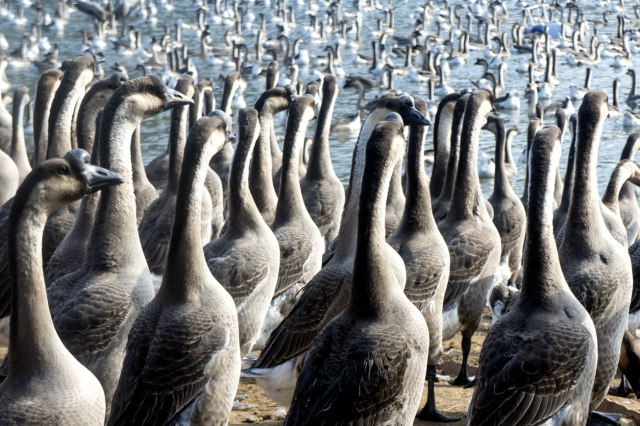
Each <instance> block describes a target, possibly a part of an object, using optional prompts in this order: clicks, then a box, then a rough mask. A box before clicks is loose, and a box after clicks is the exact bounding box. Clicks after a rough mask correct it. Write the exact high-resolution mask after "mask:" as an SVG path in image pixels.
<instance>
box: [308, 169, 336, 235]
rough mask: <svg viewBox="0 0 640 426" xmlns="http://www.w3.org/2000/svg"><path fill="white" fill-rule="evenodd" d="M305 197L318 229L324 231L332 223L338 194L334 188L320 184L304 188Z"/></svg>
mask: <svg viewBox="0 0 640 426" xmlns="http://www.w3.org/2000/svg"><path fill="white" fill-rule="evenodd" d="M303 181H304V180H303ZM303 199H304V205H305V206H306V207H307V211H308V212H309V215H310V216H311V219H313V222H314V223H315V224H316V226H317V227H318V229H320V230H321V231H322V230H323V229H325V228H326V227H327V226H329V225H331V223H332V222H333V219H334V212H335V209H336V206H337V201H338V195H337V194H336V193H335V191H334V190H333V188H331V187H329V186H328V185H320V184H316V185H314V186H313V187H311V188H303Z"/></svg>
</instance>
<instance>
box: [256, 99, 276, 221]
mask: <svg viewBox="0 0 640 426" xmlns="http://www.w3.org/2000/svg"><path fill="white" fill-rule="evenodd" d="M272 123H273V112H272V111H271V108H270V107H269V106H268V103H265V105H264V107H263V108H262V111H260V136H259V137H258V142H257V143H256V146H255V148H254V150H253V161H251V172H250V177H249V188H250V189H251V194H252V195H253V198H254V200H255V201H256V205H257V206H258V210H260V212H261V213H264V212H266V211H275V208H276V204H277V203H278V196H277V195H276V191H275V189H274V188H273V179H272V177H271V174H272V166H273V162H272V159H271V124H272Z"/></svg>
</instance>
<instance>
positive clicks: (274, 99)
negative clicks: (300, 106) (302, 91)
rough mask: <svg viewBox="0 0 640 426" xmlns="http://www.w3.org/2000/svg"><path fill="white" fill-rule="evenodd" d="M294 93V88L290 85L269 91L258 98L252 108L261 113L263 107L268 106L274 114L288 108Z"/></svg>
mask: <svg viewBox="0 0 640 426" xmlns="http://www.w3.org/2000/svg"><path fill="white" fill-rule="evenodd" d="M295 93H296V91H295V88H294V87H293V86H291V85H287V86H285V87H276V88H273V89H269V90H267V91H265V92H264V93H262V95H261V96H260V98H258V100H257V102H256V104H255V106H254V108H255V109H257V110H258V111H262V110H263V108H264V107H265V106H268V107H269V108H270V109H271V111H272V113H273V114H276V113H278V112H280V111H284V110H285V109H288V108H289V106H290V105H291V102H292V101H293V97H294V96H295Z"/></svg>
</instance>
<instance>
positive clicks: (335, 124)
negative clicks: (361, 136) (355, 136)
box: [330, 112, 360, 132]
mask: <svg viewBox="0 0 640 426" xmlns="http://www.w3.org/2000/svg"><path fill="white" fill-rule="evenodd" d="M330 131H332V132H357V131H360V112H354V113H353V114H349V115H348V116H346V117H345V118H339V119H336V120H333V121H332V122H331V127H330Z"/></svg>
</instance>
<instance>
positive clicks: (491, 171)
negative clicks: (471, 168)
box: [478, 152, 496, 179]
mask: <svg viewBox="0 0 640 426" xmlns="http://www.w3.org/2000/svg"><path fill="white" fill-rule="evenodd" d="M495 174H496V163H495V161H494V160H493V158H491V157H490V156H489V154H487V153H485V152H481V153H480V155H479V156H478V177H480V178H484V179H489V178H493V177H494V176H495Z"/></svg>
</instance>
